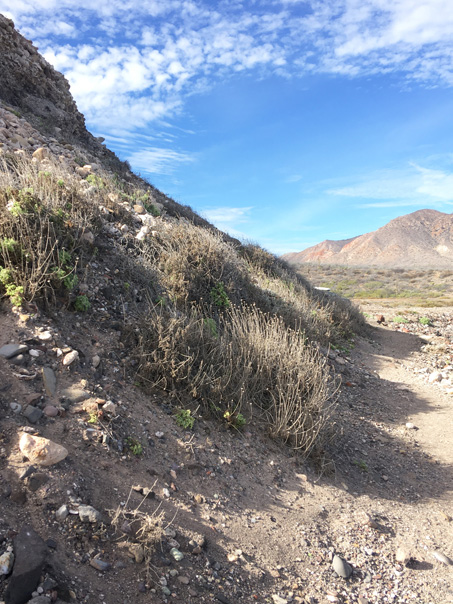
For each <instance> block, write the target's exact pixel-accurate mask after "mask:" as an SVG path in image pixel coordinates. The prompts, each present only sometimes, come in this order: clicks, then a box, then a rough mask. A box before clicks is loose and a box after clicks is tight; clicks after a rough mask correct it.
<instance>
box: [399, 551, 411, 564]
mask: <svg viewBox="0 0 453 604" xmlns="http://www.w3.org/2000/svg"><path fill="white" fill-rule="evenodd" d="M410 558H411V555H410V552H409V551H408V550H407V549H404V548H403V547H399V548H398V549H397V550H396V552H395V560H396V561H397V562H400V563H401V564H404V565H406V564H407V563H408V562H409V560H410Z"/></svg>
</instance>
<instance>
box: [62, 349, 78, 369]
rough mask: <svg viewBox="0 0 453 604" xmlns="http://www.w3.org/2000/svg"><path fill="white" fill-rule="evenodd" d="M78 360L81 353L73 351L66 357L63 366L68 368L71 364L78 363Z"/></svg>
mask: <svg viewBox="0 0 453 604" xmlns="http://www.w3.org/2000/svg"><path fill="white" fill-rule="evenodd" d="M78 358H79V353H78V352H77V350H71V352H68V354H67V355H65V357H64V359H63V365H64V366H65V367H67V366H68V365H70V364H71V363H73V362H74V361H76V360H77V359H78Z"/></svg>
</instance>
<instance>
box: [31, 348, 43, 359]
mask: <svg viewBox="0 0 453 604" xmlns="http://www.w3.org/2000/svg"><path fill="white" fill-rule="evenodd" d="M28 354H29V355H30V356H31V357H33V358H34V359H37V358H38V357H40V356H41V354H42V351H41V350H36V348H31V349H30V350H29V351H28Z"/></svg>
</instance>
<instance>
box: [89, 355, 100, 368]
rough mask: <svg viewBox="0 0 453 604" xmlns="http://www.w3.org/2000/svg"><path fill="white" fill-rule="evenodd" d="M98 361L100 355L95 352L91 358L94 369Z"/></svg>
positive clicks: (97, 365)
mask: <svg viewBox="0 0 453 604" xmlns="http://www.w3.org/2000/svg"><path fill="white" fill-rule="evenodd" d="M100 362H101V357H100V356H99V355H98V354H95V355H94V357H93V358H92V359H91V363H92V365H93V367H94V368H95V369H96V367H99V364H100Z"/></svg>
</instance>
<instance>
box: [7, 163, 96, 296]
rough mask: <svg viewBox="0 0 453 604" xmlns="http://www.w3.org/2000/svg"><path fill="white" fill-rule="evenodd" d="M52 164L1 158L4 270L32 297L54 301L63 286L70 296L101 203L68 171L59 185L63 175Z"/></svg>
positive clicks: (24, 294)
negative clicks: (84, 191) (85, 237)
mask: <svg viewBox="0 0 453 604" xmlns="http://www.w3.org/2000/svg"><path fill="white" fill-rule="evenodd" d="M51 168H52V169H53V168H55V171H46V172H44V171H42V170H41V171H40V170H39V169H38V167H36V166H35V165H34V164H31V163H30V162H28V161H26V160H15V161H14V162H13V163H12V164H11V163H9V164H8V163H7V162H6V161H2V162H0V268H3V269H5V270H7V271H8V272H9V275H10V281H11V283H12V284H14V286H15V287H16V288H17V287H19V288H22V294H23V298H24V299H25V300H29V301H31V300H33V299H34V298H36V297H38V296H42V297H43V298H44V299H46V300H47V301H48V302H49V301H51V300H53V299H54V296H55V292H57V291H58V290H61V291H62V292H63V293H64V294H66V295H67V294H68V293H69V292H70V291H71V290H72V289H73V288H74V287H75V285H76V284H77V278H76V274H75V271H76V268H77V261H78V260H77V258H78V255H79V253H80V251H81V249H82V248H83V245H84V244H83V242H82V235H83V234H84V233H85V232H86V231H87V230H88V229H89V230H92V231H96V230H97V229H98V228H99V216H98V211H97V209H96V206H95V205H94V204H93V203H92V202H90V201H89V200H87V199H86V198H85V197H84V196H83V195H81V194H80V192H79V191H78V189H77V188H76V183H75V182H71V181H70V179H69V178H68V175H67V174H66V175H65V178H66V180H65V181H64V182H67V184H65V185H64V186H62V185H61V184H58V183H59V182H61V181H62V178H61V176H62V175H63V174H64V173H63V172H62V171H61V168H60V167H59V166H58V165H55V166H52V167H51ZM13 243H14V245H13ZM6 293H7V294H8V291H7V292H6ZM10 297H11V296H10Z"/></svg>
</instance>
